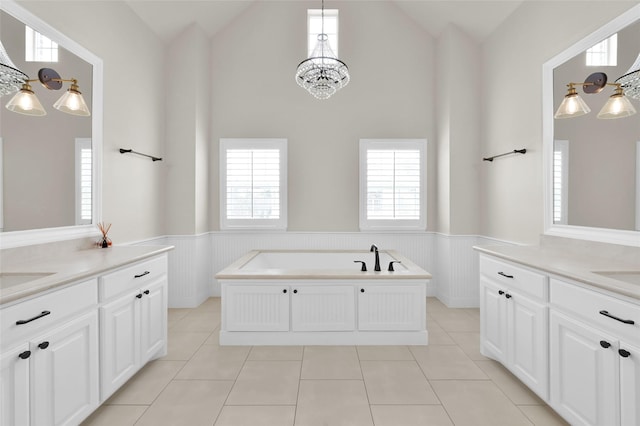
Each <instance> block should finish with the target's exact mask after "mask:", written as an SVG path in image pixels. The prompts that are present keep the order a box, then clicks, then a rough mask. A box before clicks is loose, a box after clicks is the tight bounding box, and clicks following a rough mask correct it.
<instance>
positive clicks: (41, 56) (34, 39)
mask: <svg viewBox="0 0 640 426" xmlns="http://www.w3.org/2000/svg"><path fill="white" fill-rule="evenodd" d="M24 28H25V31H24V36H25V43H24V60H25V61H26V62H58V43H56V42H55V41H52V40H51V39H50V38H48V37H46V36H44V35H42V34H40V33H39V32H37V31H36V30H34V29H33V28H31V27H29V26H27V25H25V27H24Z"/></svg>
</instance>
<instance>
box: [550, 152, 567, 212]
mask: <svg viewBox="0 0 640 426" xmlns="http://www.w3.org/2000/svg"><path fill="white" fill-rule="evenodd" d="M568 191H569V141H567V140H556V141H554V143H553V223H557V224H559V225H566V224H567V220H568V206H569V202H568V201H569V200H568V197H567V192H568Z"/></svg>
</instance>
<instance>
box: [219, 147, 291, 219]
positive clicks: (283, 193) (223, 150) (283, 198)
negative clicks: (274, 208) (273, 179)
mask: <svg viewBox="0 0 640 426" xmlns="http://www.w3.org/2000/svg"><path fill="white" fill-rule="evenodd" d="M228 149H277V150H278V151H279V152H280V159H279V160H280V188H279V197H280V217H279V218H278V219H228V218H227V161H226V160H227V150H228ZM219 165H220V167H219V168H220V229H223V230H233V229H238V230H244V229H246V230H282V231H285V230H286V229H287V205H288V202H287V167H288V163H287V139H285V138H255V139H251V138H222V139H220V164H219Z"/></svg>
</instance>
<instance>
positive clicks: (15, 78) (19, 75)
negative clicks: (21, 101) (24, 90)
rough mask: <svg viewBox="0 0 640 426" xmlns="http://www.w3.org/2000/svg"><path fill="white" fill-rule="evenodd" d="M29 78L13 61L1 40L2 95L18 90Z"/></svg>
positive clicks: (0, 72)
mask: <svg viewBox="0 0 640 426" xmlns="http://www.w3.org/2000/svg"><path fill="white" fill-rule="evenodd" d="M27 79H29V76H27V75H26V74H25V73H23V72H22V71H20V70H19V69H17V68H16V66H15V65H14V64H13V62H11V58H9V55H8V54H7V51H6V50H4V46H3V45H2V42H1V41H0V96H4V95H10V94H11V93H15V92H17V91H18V90H20V87H22V85H23V84H24V82H25V80H27Z"/></svg>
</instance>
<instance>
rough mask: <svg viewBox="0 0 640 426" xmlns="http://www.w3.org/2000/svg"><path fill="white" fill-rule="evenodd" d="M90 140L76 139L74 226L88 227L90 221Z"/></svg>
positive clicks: (91, 181)
mask: <svg viewBox="0 0 640 426" xmlns="http://www.w3.org/2000/svg"><path fill="white" fill-rule="evenodd" d="M92 164H93V159H92V152H91V139H86V138H78V139H76V225H90V224H91V219H92V210H93V209H92V185H93V176H92Z"/></svg>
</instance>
